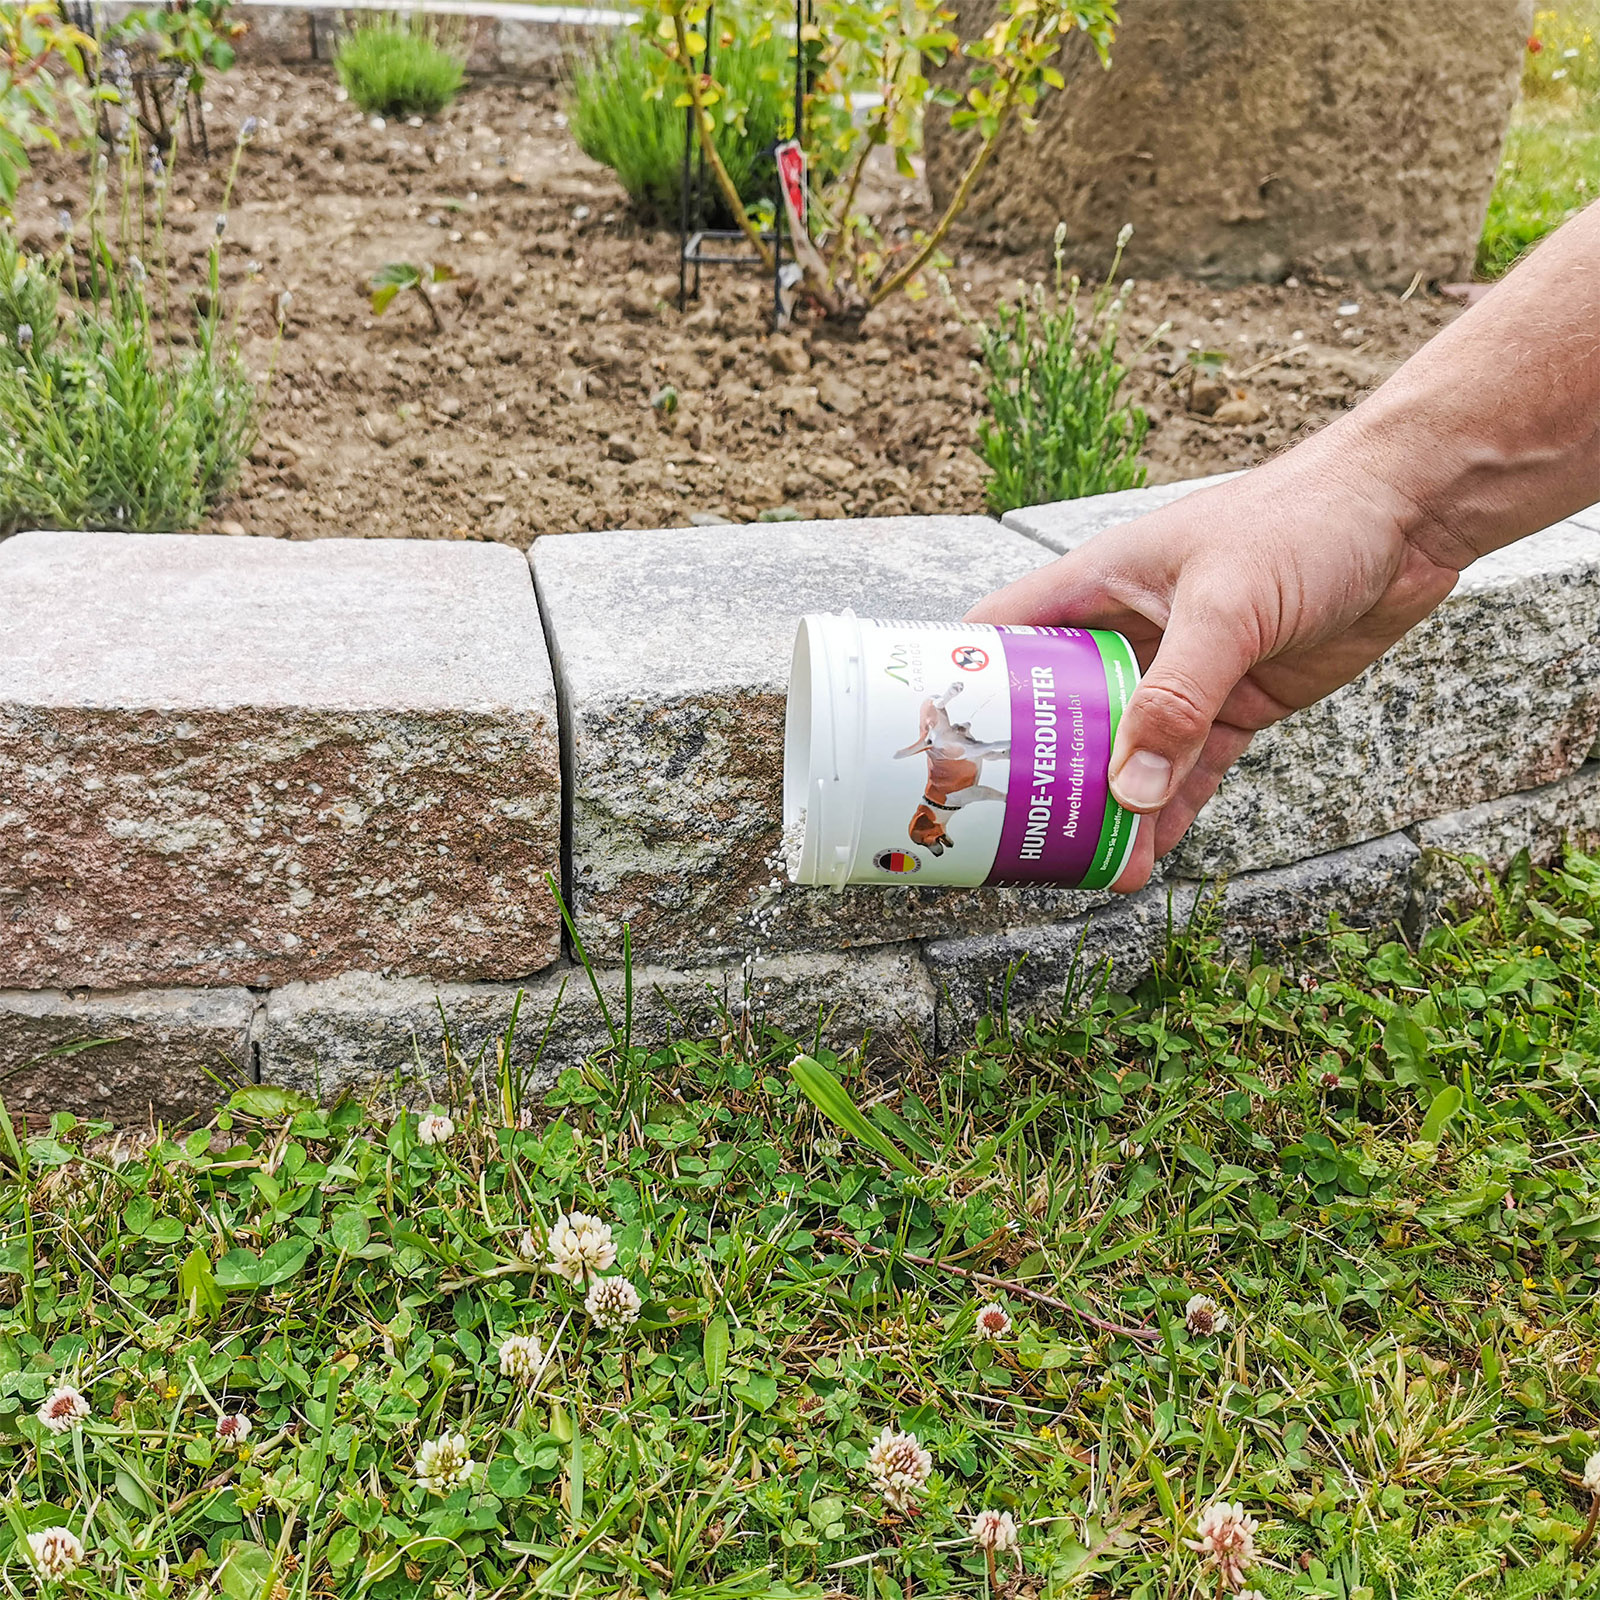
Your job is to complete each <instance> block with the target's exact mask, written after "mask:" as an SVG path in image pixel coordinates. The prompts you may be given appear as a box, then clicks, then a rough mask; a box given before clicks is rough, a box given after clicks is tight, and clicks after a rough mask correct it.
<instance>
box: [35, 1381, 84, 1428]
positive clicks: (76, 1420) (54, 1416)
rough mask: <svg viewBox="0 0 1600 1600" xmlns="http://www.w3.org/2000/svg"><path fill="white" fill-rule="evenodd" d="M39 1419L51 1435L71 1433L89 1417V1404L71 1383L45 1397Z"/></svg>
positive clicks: (40, 1408)
mask: <svg viewBox="0 0 1600 1600" xmlns="http://www.w3.org/2000/svg"><path fill="white" fill-rule="evenodd" d="M37 1415H38V1418H39V1420H40V1422H42V1423H43V1424H44V1425H45V1427H47V1428H48V1429H49V1430H50V1431H51V1433H71V1432H72V1430H73V1429H74V1428H76V1427H78V1426H79V1425H80V1424H81V1423H82V1422H83V1421H84V1419H85V1418H86V1417H87V1416H88V1415H89V1402H88V1401H87V1400H85V1399H84V1397H83V1396H82V1395H81V1394H79V1393H78V1391H77V1390H76V1389H74V1388H73V1387H72V1385H71V1384H69V1383H64V1384H62V1386H61V1387H60V1388H59V1389H54V1390H52V1391H51V1392H50V1394H49V1395H47V1396H46V1397H45V1402H44V1404H43V1405H42V1406H40V1407H39V1410H38V1413H37Z"/></svg>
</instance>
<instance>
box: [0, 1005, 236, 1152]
mask: <svg viewBox="0 0 1600 1600" xmlns="http://www.w3.org/2000/svg"><path fill="white" fill-rule="evenodd" d="M255 1010H256V1000H255V996H253V995H252V994H251V993H250V992H249V990H247V989H166V990H161V989H155V990H150V989H145V990H139V991H137V992H134V993H128V994H82V993H78V994H70V993H68V994H63V993H61V992H60V991H58V990H49V989H26V990H19V989H9V990H0V1093H3V1094H4V1096H5V1099H6V1103H7V1104H8V1105H9V1106H10V1107H11V1109H12V1110H13V1111H23V1112H27V1113H28V1114H29V1115H32V1116H39V1117H44V1116H47V1115H48V1114H49V1113H51V1112H53V1111H71V1112H73V1113H75V1114H76V1115H77V1116H80V1117H86V1118H93V1119H95V1120H96V1121H114V1122H117V1123H122V1124H130V1125H131V1124H134V1123H142V1122H144V1121H146V1119H148V1118H152V1117H153V1118H155V1119H157V1120H159V1121H162V1122H166V1123H174V1122H184V1121H188V1120H190V1119H192V1118H205V1117H209V1116H210V1115H211V1113H212V1111H213V1110H214V1109H215V1108H216V1106H217V1105H218V1103H219V1102H221V1101H223V1100H226V1099H227V1097H228V1095H229V1094H230V1093H231V1092H232V1090H233V1089H234V1088H236V1087H237V1086H238V1085H239V1084H240V1083H248V1082H250V1081H252V1077H253V1064H252V1061H251V1055H250V1028H251V1019H252V1017H253V1016H254V1015H255ZM91 1041H95V1042H92V1043H91Z"/></svg>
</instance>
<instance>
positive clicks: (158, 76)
mask: <svg viewBox="0 0 1600 1600" xmlns="http://www.w3.org/2000/svg"><path fill="white" fill-rule="evenodd" d="M165 9H166V10H168V11H182V10H184V9H186V0H167V4H166V7H165ZM101 10H102V8H101V7H100V6H99V5H98V4H97V3H96V0H63V4H62V6H61V16H62V20H63V21H64V22H68V23H70V24H71V25H72V26H73V27H75V28H78V29H79V30H81V31H82V32H84V33H86V34H88V36H89V37H90V38H91V39H93V40H94V41H95V43H96V44H101V43H103V42H104V33H103V29H102V26H101V22H102V18H101V15H100V13H101ZM124 54H126V52H124ZM92 70H93V72H94V76H95V80H96V82H100V81H103V78H102V75H103V74H104V72H105V65H104V61H103V59H102V56H101V52H99V51H96V54H95V63H94V67H93V69H92ZM114 87H115V88H116V90H117V95H118V98H119V100H120V101H121V104H122V113H123V115H124V116H125V117H132V118H134V119H136V120H137V122H138V124H139V126H140V127H141V128H143V129H144V131H145V133H146V134H147V135H148V137H149V138H150V139H151V141H152V142H153V143H154V145H155V147H156V148H157V149H158V150H160V151H161V152H162V153H163V154H165V153H166V152H167V151H170V150H171V149H172V147H173V145H174V144H175V143H176V142H177V128H176V127H175V126H174V124H175V122H176V119H177V117H178V115H180V114H181V115H182V118H183V126H184V132H185V133H186V134H187V136H188V140H189V143H190V144H191V145H198V146H199V149H200V154H201V156H202V157H203V158H204V159H205V160H207V161H209V160H210V159H211V141H210V139H209V138H208V137H207V135H206V116H205V106H204V104H203V102H202V101H201V98H200V95H199V93H198V92H197V91H196V90H195V89H193V88H191V87H190V85H189V73H188V69H187V68H186V67H185V66H184V65H183V64H182V62H175V61H174V62H168V61H160V60H158V59H156V58H155V57H154V54H153V52H150V51H148V50H140V51H139V52H138V54H137V57H133V56H129V57H128V60H127V66H126V69H125V71H124V72H122V73H120V74H118V75H117V80H116V81H115V82H114ZM130 90H131V91H132V93H131V95H130V93H129V91H130ZM169 94H170V96H171V98H172V110H173V116H172V117H171V118H169V117H168V115H167V104H166V96H167V95H169ZM95 121H96V123H97V126H98V129H99V133H100V137H101V138H102V139H103V140H105V142H106V143H107V144H111V143H112V142H113V135H112V129H111V117H110V113H109V110H108V108H107V106H106V104H105V102H104V101H102V102H101V103H100V104H99V106H98V107H97V108H96V112H95Z"/></svg>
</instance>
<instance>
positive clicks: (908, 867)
mask: <svg viewBox="0 0 1600 1600" xmlns="http://www.w3.org/2000/svg"><path fill="white" fill-rule="evenodd" d="M872 864H873V866H875V867H876V868H877V869H878V871H879V872H895V873H910V872H920V871H921V870H922V858H921V857H920V856H918V855H915V854H913V852H911V851H910V850H880V851H879V852H878V853H877V855H875V856H874V857H873V858H872Z"/></svg>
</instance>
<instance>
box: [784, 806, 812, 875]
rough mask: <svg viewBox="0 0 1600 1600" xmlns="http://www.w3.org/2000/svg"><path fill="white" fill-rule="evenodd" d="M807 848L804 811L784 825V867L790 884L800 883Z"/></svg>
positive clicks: (796, 814) (797, 813) (796, 813)
mask: <svg viewBox="0 0 1600 1600" xmlns="http://www.w3.org/2000/svg"><path fill="white" fill-rule="evenodd" d="M805 847H806V814H805V812H804V811H803V810H801V811H797V812H795V814H794V815H793V816H792V817H791V818H790V819H789V820H788V821H787V822H786V823H784V825H783V865H784V870H785V871H786V872H787V873H788V874H789V882H790V883H799V881H800V857H801V855H802V854H803V852H804V850H805Z"/></svg>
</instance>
